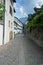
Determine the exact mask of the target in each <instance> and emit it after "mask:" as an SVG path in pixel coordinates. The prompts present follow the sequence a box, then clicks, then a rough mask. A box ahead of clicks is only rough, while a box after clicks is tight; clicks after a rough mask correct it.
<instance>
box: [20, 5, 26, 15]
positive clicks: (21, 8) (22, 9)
mask: <svg viewBox="0 0 43 65" xmlns="http://www.w3.org/2000/svg"><path fill="white" fill-rule="evenodd" d="M20 12H21V14H23V13H24V12H25V9H24V7H23V6H21V7H20Z"/></svg>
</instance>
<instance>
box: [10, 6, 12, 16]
mask: <svg viewBox="0 0 43 65" xmlns="http://www.w3.org/2000/svg"><path fill="white" fill-rule="evenodd" d="M10 14H11V15H12V8H11V6H10Z"/></svg>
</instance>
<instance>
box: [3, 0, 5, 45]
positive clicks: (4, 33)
mask: <svg viewBox="0 0 43 65" xmlns="http://www.w3.org/2000/svg"><path fill="white" fill-rule="evenodd" d="M3 4H4V5H5V0H4V1H3ZM4 35H5V13H4V16H3V45H4Z"/></svg>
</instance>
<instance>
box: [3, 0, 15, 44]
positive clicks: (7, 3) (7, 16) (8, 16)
mask: <svg viewBox="0 0 43 65" xmlns="http://www.w3.org/2000/svg"><path fill="white" fill-rule="evenodd" d="M9 6H11V7H12V10H13V6H12V5H11V3H10V0H5V10H6V11H5V37H4V43H7V42H9V41H10V40H9V36H10V35H9V33H10V31H13V30H14V29H13V28H14V27H13V26H14V23H13V21H14V17H13V15H12V16H11V14H10V13H9V11H10V7H9ZM12 13H13V11H12ZM9 21H10V27H9ZM11 23H12V28H11ZM13 37H14V32H13Z"/></svg>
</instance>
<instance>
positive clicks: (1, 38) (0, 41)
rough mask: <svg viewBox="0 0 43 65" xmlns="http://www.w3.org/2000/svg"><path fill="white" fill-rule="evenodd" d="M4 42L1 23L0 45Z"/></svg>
mask: <svg viewBox="0 0 43 65" xmlns="http://www.w3.org/2000/svg"><path fill="white" fill-rule="evenodd" d="M2 43H3V25H1V24H0V45H2Z"/></svg>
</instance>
